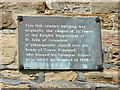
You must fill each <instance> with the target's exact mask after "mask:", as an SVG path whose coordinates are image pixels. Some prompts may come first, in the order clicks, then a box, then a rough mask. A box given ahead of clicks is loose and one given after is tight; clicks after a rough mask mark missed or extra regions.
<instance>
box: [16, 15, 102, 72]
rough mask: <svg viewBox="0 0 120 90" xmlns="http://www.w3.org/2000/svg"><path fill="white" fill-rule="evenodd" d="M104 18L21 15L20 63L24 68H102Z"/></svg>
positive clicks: (19, 34) (19, 29)
mask: <svg viewBox="0 0 120 90" xmlns="http://www.w3.org/2000/svg"><path fill="white" fill-rule="evenodd" d="M99 21H100V19H99V18H95V17H56V16H18V39H19V64H20V67H22V68H24V69H59V70H60V69H63V70H73V69H74V70H78V69H79V70H98V69H99V68H101V67H102V66H101V65H102V52H101V50H102V49H101V29H100V22H99Z"/></svg>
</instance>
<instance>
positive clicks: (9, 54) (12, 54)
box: [0, 48, 17, 65]
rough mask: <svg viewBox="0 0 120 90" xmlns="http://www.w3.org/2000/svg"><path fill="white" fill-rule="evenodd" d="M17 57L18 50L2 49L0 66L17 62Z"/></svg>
mask: <svg viewBox="0 0 120 90" xmlns="http://www.w3.org/2000/svg"><path fill="white" fill-rule="evenodd" d="M16 56H17V52H16V48H2V55H1V59H0V64H3V65H8V64H12V63H14V62H15V60H16Z"/></svg>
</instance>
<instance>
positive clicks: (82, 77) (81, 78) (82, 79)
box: [77, 72, 86, 82]
mask: <svg viewBox="0 0 120 90" xmlns="http://www.w3.org/2000/svg"><path fill="white" fill-rule="evenodd" d="M77 80H78V81H81V82H85V81H86V77H85V76H84V75H83V73H82V72H79V73H78V75H77Z"/></svg>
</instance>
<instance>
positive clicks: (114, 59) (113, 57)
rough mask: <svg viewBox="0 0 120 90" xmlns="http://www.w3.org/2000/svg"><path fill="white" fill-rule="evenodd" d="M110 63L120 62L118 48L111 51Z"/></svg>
mask: <svg viewBox="0 0 120 90" xmlns="http://www.w3.org/2000/svg"><path fill="white" fill-rule="evenodd" d="M110 61H111V62H112V63H115V62H118V61H120V50H119V49H118V48H112V49H111V50H110Z"/></svg>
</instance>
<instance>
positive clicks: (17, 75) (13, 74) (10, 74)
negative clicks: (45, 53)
mask: <svg viewBox="0 0 120 90" xmlns="http://www.w3.org/2000/svg"><path fill="white" fill-rule="evenodd" d="M1 75H2V76H3V77H4V78H11V79H18V80H21V81H27V80H29V79H31V78H30V76H29V75H25V74H22V73H21V72H19V71H14V70H4V71H1Z"/></svg>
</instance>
